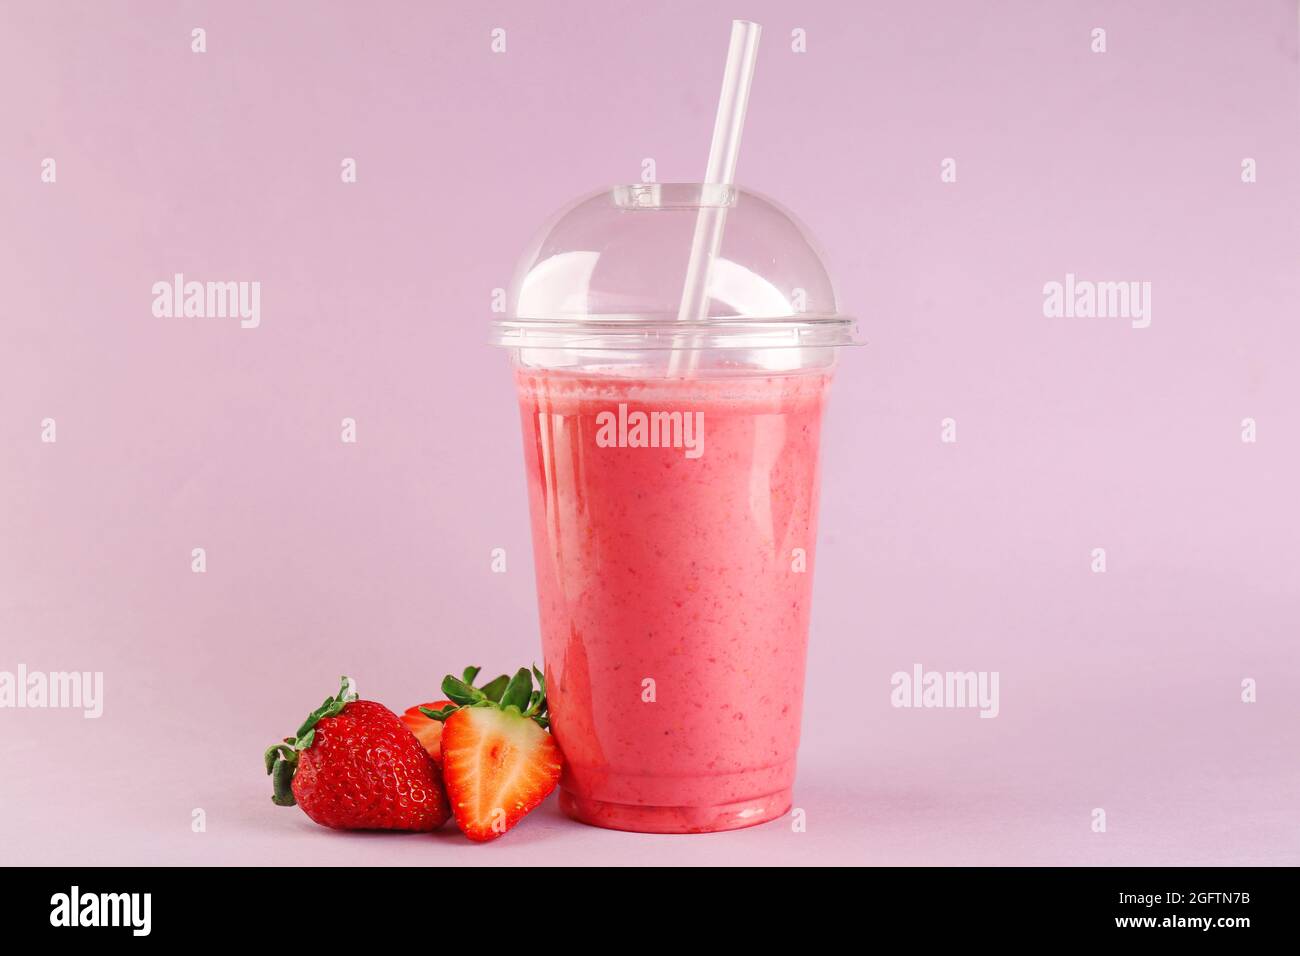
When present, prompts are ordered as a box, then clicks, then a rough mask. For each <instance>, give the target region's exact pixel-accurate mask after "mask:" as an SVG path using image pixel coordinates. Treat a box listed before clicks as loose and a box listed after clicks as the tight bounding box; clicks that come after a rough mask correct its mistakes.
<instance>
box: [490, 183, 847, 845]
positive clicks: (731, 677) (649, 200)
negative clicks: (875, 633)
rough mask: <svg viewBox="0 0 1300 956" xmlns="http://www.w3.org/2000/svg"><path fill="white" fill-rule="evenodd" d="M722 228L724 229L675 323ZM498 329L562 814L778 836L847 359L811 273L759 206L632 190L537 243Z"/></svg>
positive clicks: (817, 259) (590, 201) (565, 219)
mask: <svg viewBox="0 0 1300 956" xmlns="http://www.w3.org/2000/svg"><path fill="white" fill-rule="evenodd" d="M711 207H717V208H720V209H725V213H726V216H727V229H726V233H725V236H724V237H723V239H722V242H721V246H720V248H719V251H718V254H717V256H716V258H715V259H714V261H713V264H712V268H711V270H710V278H709V283H708V290H707V296H706V308H705V309H703V310H702V311H703V315H702V317H701V318H700V319H698V320H697V321H691V322H683V321H681V319H680V318H679V300H680V295H681V290H682V288H683V275H684V274H685V272H686V270H687V267H688V254H689V250H690V247H691V236H692V232H693V230H694V228H695V225H696V222H697V219H698V215H699V213H700V210H701V209H702V208H705V209H707V208H711ZM508 308H509V317H508V318H506V319H503V320H501V321H499V322H497V323H496V324H495V341H496V342H497V343H498V344H501V345H504V346H506V347H508V348H509V349H510V352H511V355H512V359H513V367H514V377H515V384H516V388H517V392H518V397H519V407H520V417H521V422H522V427H523V439H524V463H525V468H526V472H527V482H528V499H529V510H530V515H531V521H532V539H533V552H534V563H535V570H536V576H537V595H538V611H539V617H540V624H541V632H542V645H543V655H544V658H545V666H546V677H547V686H548V690H549V693H550V709H551V715H552V716H551V719H552V729H553V732H554V734H555V736H556V739H557V741H558V742H559V744H560V747H561V749H562V751H563V752H564V757H565V764H566V768H565V773H564V777H563V779H562V780H561V797H560V800H561V807H562V808H563V810H564V812H565V813H567V814H568V815H569V816H571V817H573V818H575V819H577V820H580V821H583V822H585V823H590V824H594V825H597V826H603V827H610V828H614V829H621V830H637V831H643V832H653V833H686V832H708V831H714V830H727V829H734V828H737V827H743V826H750V825H753V824H757V823H762V822H764V821H766V820H770V819H773V818H774V817H777V816H780V815H782V814H784V813H785V812H786V811H787V810H788V809H789V808H790V806H791V788H792V786H793V782H794V773H795V757H796V751H797V748H798V741H799V722H800V713H801V709H802V700H803V683H804V662H805V657H806V649H807V641H808V625H809V618H810V613H811V596H812V575H813V568H814V563H815V555H816V531H817V498H818V485H819V481H818V468H819V447H820V436H821V422H822V417H823V412H824V409H825V406H826V400H827V395H828V391H829V388H830V382H831V377H832V372H833V368H834V365H835V359H836V353H837V350H838V348H839V347H841V346H843V345H849V344H854V343H855V341H856V333H855V326H854V322H853V320H852V319H851V318H848V317H846V316H844V315H842V314H840V312H839V310H838V306H837V303H836V299H835V293H834V290H833V287H832V285H831V282H830V278H829V276H828V274H827V271H826V269H825V266H824V264H823V261H822V256H821V255H820V253H819V252H818V250H817V248H816V246H815V244H814V243H813V242H812V240H811V239H810V238H809V236H808V234H807V232H806V231H805V230H804V229H803V228H802V227H801V226H800V225H799V224H798V223H797V222H796V221H795V220H794V218H793V217H792V216H791V215H790V214H789V213H788V212H786V211H785V210H783V209H781V208H780V207H779V206H777V205H776V204H775V203H773V202H771V201H770V200H767V199H765V198H763V197H761V196H759V195H757V194H755V193H751V192H747V191H744V190H741V189H738V188H736V187H733V186H725V185H700V184H662V185H661V184H650V185H637V186H619V187H614V188H613V189H610V190H605V191H602V192H600V193H597V194H596V195H594V196H591V197H588V198H586V199H584V200H581V201H579V202H578V203H576V204H574V205H572V206H570V207H569V208H568V209H566V210H564V211H562V212H561V213H560V214H558V215H557V216H556V217H554V218H553V219H552V220H551V221H550V222H549V223H548V224H547V225H546V227H545V228H543V230H542V231H541V233H540V234H539V236H538V239H537V240H536V242H535V243H534V245H533V246H532V247H531V249H530V251H529V252H528V254H526V255H525V256H524V257H523V259H522V261H521V263H520V267H519V270H518V272H517V273H516V276H515V280H514V283H513V285H512V288H511V293H510V301H509V307H508ZM684 348H689V349H690V350H691V352H692V355H691V362H690V363H688V364H687V366H686V367H688V368H689V371H687V372H685V373H683V372H681V371H680V369H681V368H683V367H684V365H683V363H682V362H681V355H680V353H681V350H682V349H684Z"/></svg>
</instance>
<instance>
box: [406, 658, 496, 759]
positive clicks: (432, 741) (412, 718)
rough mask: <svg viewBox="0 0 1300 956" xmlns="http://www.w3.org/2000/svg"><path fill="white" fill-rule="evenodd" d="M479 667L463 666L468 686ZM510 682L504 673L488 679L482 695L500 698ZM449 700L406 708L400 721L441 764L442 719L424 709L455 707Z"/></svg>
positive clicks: (492, 698)
mask: <svg viewBox="0 0 1300 956" xmlns="http://www.w3.org/2000/svg"><path fill="white" fill-rule="evenodd" d="M480 669H481V668H478V667H467V668H465V674H464V681H463V682H464V683H465V684H466V685H468V686H470V687H473V686H474V678H475V677H477V676H478V672H479V670H480ZM509 683H510V678H509V677H508V676H506V675H505V674H502V675H501V676H500V677H497V678H496V679H495V680H492V681H490V682H489V683H487V684H486V685H484V686H483V687H482V688H480V689H481V690H482V692H483V696H485V697H487V698H488V699H490V700H500V699H501V694H502V693H504V691H505V689H506V685H507V684H509ZM455 706H456V705H455V704H453V703H452V702H451V701H449V700H433V701H427V702H426V703H423V704H416V705H415V706H414V707H408V708H406V712H405V713H403V714H402V717H401V721H402V723H403V724H405V725H406V729H407V730H409V731H410V732H411V733H413V734H415V739H416V740H418V741H420V743H421V744H422V745H423V746H424V749H425V750H427V751H428V753H429V756H430V757H432V758H433V762H434V763H436V764H437V765H438V766H440V767H441V766H442V746H441V741H442V721H440V720H436V719H434V718H433V717H428V716H426V715H425V711H426V710H442V709H443V708H445V707H455Z"/></svg>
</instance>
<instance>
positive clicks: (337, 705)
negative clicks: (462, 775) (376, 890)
mask: <svg viewBox="0 0 1300 956" xmlns="http://www.w3.org/2000/svg"><path fill="white" fill-rule="evenodd" d="M266 772H267V773H269V774H270V775H271V780H272V787H273V793H272V796H271V800H272V802H274V803H275V804H276V805H278V806H282V807H291V806H293V805H294V804H295V803H297V804H298V805H299V806H300V807H302V809H303V812H304V813H306V814H307V816H309V817H311V819H312V820H314V821H315V822H316V823H319V824H320V825H321V826H325V827H333V828H334V829H337V830H420V831H427V830H436V829H437V828H438V827H440V826H442V824H443V823H445V822H446V821H447V818H448V817H449V816H450V815H451V814H450V812H449V810H448V808H447V798H446V795H445V794H444V793H443V789H442V782H441V780H440V779H439V776H438V768H437V766H436V765H435V764H434V763H433V761H432V760H431V759H430V758H429V755H428V754H427V753H426V752H425V749H424V747H422V746H421V745H420V742H419V741H418V740H416V739H415V736H414V735H413V734H412V733H411V732H410V731H409V730H407V729H406V727H404V726H403V725H402V722H401V721H400V720H398V718H397V715H396V714H394V713H393V712H392V711H391V710H389V709H388V708H387V707H385V706H384V705H383V704H377V703H375V702H374V701H372V700H357V695H356V692H355V690H353V685H352V679H351V678H349V677H344V678H343V682H342V686H341V687H340V688H339V692H338V695H337V696H335V697H327V698H325V703H323V704H321V705H320V707H318V708H316V710H314V711H312V713H311V714H310V715H309V716H308V717H307V719H306V721H304V722H303V725H302V726H301V727H299V728H298V733H297V734H296V735H295V736H293V737H286V738H285V740H284V742H283V743H279V744H274V745H273V746H271V747H270V748H268V749H267V751H266Z"/></svg>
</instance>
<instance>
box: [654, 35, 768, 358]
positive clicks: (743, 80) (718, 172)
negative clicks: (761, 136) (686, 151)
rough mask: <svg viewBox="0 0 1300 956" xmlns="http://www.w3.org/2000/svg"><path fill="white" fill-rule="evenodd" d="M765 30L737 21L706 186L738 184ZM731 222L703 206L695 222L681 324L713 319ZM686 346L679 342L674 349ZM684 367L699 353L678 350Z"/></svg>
mask: <svg viewBox="0 0 1300 956" xmlns="http://www.w3.org/2000/svg"><path fill="white" fill-rule="evenodd" d="M762 30H763V28H762V27H760V26H759V25H758V24H757V23H751V22H750V21H748V20H733V21H731V44H730V46H729V47H728V48H727V66H726V69H725V70H724V71H723V74H722V95H721V96H719V97H718V114H717V117H716V118H715V119H714V121H713V142H712V144H711V145H710V147H709V165H708V168H707V169H706V170H705V173H704V182H705V183H710V184H720V185H725V186H730V185H732V184H733V183H735V181H736V160H737V159H738V158H739V156H740V136H741V133H742V132H744V128H745V108H746V107H747V106H748V105H749V87H750V83H751V82H752V81H753V79H754V63H755V61H756V60H757V59H758V38H759V34H760V33H762ZM704 198H706V197H703V196H702V197H701V199H704ZM726 222H727V208H726V206H714V205H701V206H700V211H699V214H698V216H697V217H696V220H695V235H694V237H693V238H692V240H691V257H690V260H689V261H688V262H687V265H686V282H685V284H684V286H683V288H682V302H681V307H680V308H679V309H678V312H677V319H678V321H681V322H691V321H700V320H701V319H704V318H706V316H707V313H708V301H709V273H710V271H711V270H712V268H713V260H714V259H715V258H717V255H718V249H719V248H720V247H721V245H722V230H723V228H724V226H725V225H726ZM681 344H683V343H679V342H675V343H674V346H678V345H681ZM683 362H685V363H686V364H687V368H691V367H694V365H695V353H694V350H693V349H682V348H677V347H674V349H673V355H672V358H671V359H670V360H669V365H668V372H669V374H670V375H672V374H674V373H675V372H677V371H678V370H679V369H680V368H681V366H682V363H683Z"/></svg>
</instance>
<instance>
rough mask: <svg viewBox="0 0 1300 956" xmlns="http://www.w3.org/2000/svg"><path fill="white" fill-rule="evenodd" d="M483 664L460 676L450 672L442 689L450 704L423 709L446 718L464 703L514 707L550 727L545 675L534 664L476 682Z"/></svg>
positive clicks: (478, 705) (435, 717)
mask: <svg viewBox="0 0 1300 956" xmlns="http://www.w3.org/2000/svg"><path fill="white" fill-rule="evenodd" d="M480 669H481V668H478V667H467V668H465V671H464V674H463V676H462V677H461V678H457V677H456V676H455V675H453V674H448V675H447V676H446V677H444V678H443V680H442V693H443V695H444V696H445V697H446V698H447V699H448V700H449V701H451V703H450V704H449V705H447V706H446V707H443V708H441V709H440V710H434V709H433V708H431V707H421V708H420V713H422V714H424V715H425V716H426V717H430V718H432V719H433V720H442V721H445V720H446V719H447V718H448V717H450V716H451V715H452V714H454V713H456V711H458V710H460V709H461V708H462V707H495V708H497V709H498V710H512V711H513V712H515V713H517V714H520V715H521V716H523V717H527V718H529V719H531V720H535V721H537V723H538V724H539V725H540V726H542V727H548V726H549V721H548V720H547V717H546V677H545V676H544V675H543V674H542V672H541V671H539V670H538V669H537V666H536V665H534V666H533V668H532V670H531V671H530V670H529V669H528V668H527V667H521V668H519V670H518V671H516V672H515V674H514V676H513V677H509V676H507V675H505V674H502V675H501V676H500V677H496V678H494V679H493V680H491V681H489V682H488V683H487V684H485V685H483V686H482V687H475V686H474V678H476V677H477V676H478V674H479V671H480ZM534 677H536V679H537V689H536V690H534V689H533V678H534Z"/></svg>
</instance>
